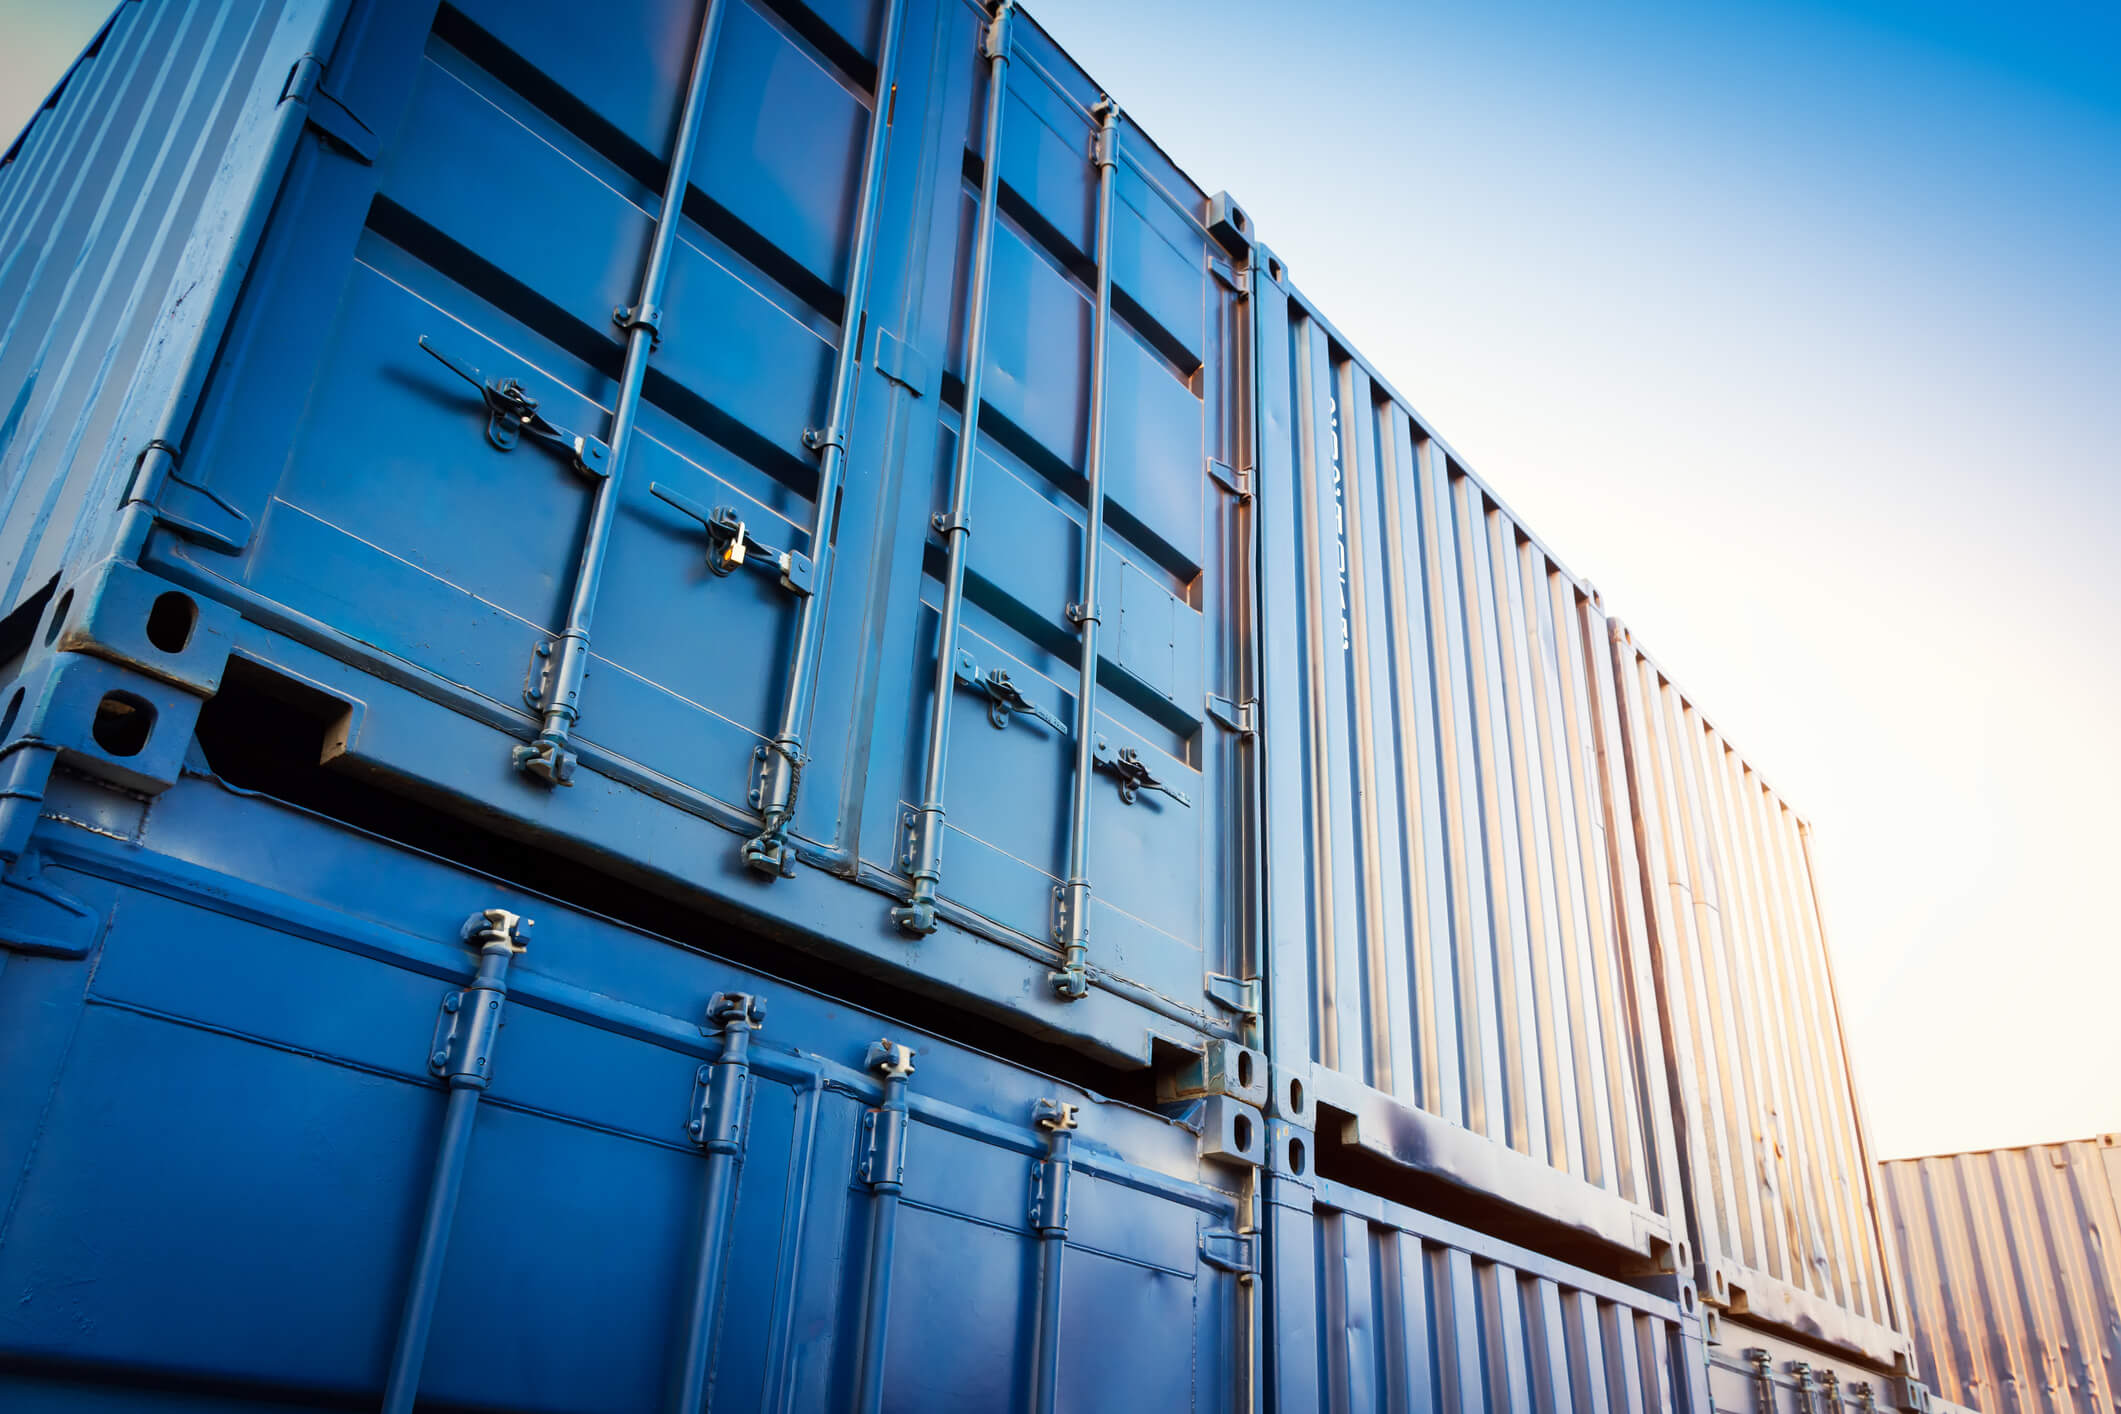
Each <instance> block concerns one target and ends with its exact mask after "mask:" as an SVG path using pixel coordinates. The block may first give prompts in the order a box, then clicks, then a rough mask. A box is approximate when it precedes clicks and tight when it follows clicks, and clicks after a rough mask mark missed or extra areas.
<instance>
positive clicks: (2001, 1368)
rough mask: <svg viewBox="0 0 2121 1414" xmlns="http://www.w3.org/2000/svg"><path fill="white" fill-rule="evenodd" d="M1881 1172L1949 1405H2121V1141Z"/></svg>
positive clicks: (2015, 1409)
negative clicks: (1952, 1403)
mask: <svg viewBox="0 0 2121 1414" xmlns="http://www.w3.org/2000/svg"><path fill="white" fill-rule="evenodd" d="M1879 1168H1880V1172H1881V1174H1882V1175H1883V1180H1884V1186H1885V1201H1886V1207H1887V1210H1888V1211H1889V1212H1890V1213H1891V1215H1892V1223H1893V1232H1894V1236H1895V1237H1896V1238H1897V1240H1898V1242H1899V1246H1900V1256H1901V1260H1902V1262H1903V1263H1904V1264H1905V1271H1906V1275H1907V1306H1908V1314H1909V1320H1910V1323H1911V1324H1912V1325H1913V1326H1914V1331H1915V1346H1916V1351H1917V1353H1918V1355H1919V1357H1920V1360H1921V1367H1922V1372H1923V1374H1924V1376H1925V1377H1926V1378H1927V1379H1928V1380H1929V1381H1930V1382H1931V1383H1932V1384H1933V1385H1935V1386H1936V1388H1937V1390H1938V1392H1939V1393H1940V1394H1943V1395H1945V1396H1946V1397H1947V1398H1950V1399H1954V1400H1958V1401H1960V1402H1961V1403H1965V1404H1971V1405H1974V1406H1976V1407H1978V1408H1980V1409H1983V1410H1985V1411H1987V1414H2050V1411H2052V1414H2061V1411H2064V1410H2069V1411H2112V1410H2114V1409H2116V1408H2121V1135H2113V1134H2102V1135H2100V1136H2098V1137H2097V1138H2096V1139H2085V1140H2077V1141H2074V1142H2071V1143H2066V1144H2036V1145H2032V1146H2029V1147H2026V1148H2022V1149H1992V1150H1988V1151H1985V1152H1981V1153H1971V1154H1942V1155H1938V1156H1936V1157H1932V1158H1921V1159H1896V1160H1894V1161H1893V1162H1891V1163H1887V1164H1882V1165H1880V1166H1879Z"/></svg>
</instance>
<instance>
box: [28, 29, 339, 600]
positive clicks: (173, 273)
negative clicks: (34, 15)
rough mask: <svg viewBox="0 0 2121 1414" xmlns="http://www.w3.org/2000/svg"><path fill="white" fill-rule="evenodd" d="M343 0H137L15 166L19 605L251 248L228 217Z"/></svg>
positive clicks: (54, 559) (235, 214)
mask: <svg viewBox="0 0 2121 1414" xmlns="http://www.w3.org/2000/svg"><path fill="white" fill-rule="evenodd" d="M330 10H331V7H330V6H327V5H324V4H321V3H316V0H234V3H227V4H211V5H207V4H123V5H120V6H119V7H118V9H117V13H116V15H115V16H114V17H113V18H112V20H111V22H110V24H109V25H108V26H107V27H106V28H105V29H104V31H103V32H102V33H101V34H100V35H99V36H98V37H97V39H96V41H95V42H94V43H93V44H92V45H91V46H90V48H89V50H88V52H87V53H86V54H85V55H83V57H82V58H81V60H80V61H79V62H78V63H77V64H76V65H75V66H74V68H73V70H72V72H71V73H70V74H69V75H68V76H67V79H66V81H65V82H64V83H63V84H62V85H61V86H60V88H59V89H58V91H56V92H55V93H54V94H53V95H52V98H51V100H50V102H49V103H48V104H47V106H46V107H45V108H44V109H43V110H42V111H40V112H39V113H38V115H37V117H36V119H35V120H34V121H33V122H32V123H31V125H30V127H29V128H28V130H27V131H25V132H24V133H23V134H22V136H21V137H20V138H19V139H18V140H17V143H16V146H15V147H14V149H13V150H12V151H11V152H10V154H9V156H8V158H7V160H6V161H5V162H4V163H0V523H4V529H0V606H6V607H10V608H11V607H13V606H14V605H15V604H17V603H18V602H19V601H20V600H21V599H22V597H23V596H24V595H25V594H26V593H29V592H32V591H35V590H37V589H40V588H41V587H42V586H43V585H44V584H45V583H46V582H47V581H49V580H50V579H51V578H52V577H53V576H54V575H56V574H58V573H59V572H60V569H61V567H62V561H64V560H65V559H66V557H67V556H68V555H69V554H78V553H80V552H81V551H82V550H84V549H85V548H87V547H88V546H89V544H90V542H91V540H92V539H93V538H94V537H95V536H96V534H97V533H98V532H99V531H100V530H101V529H102V528H103V527H104V526H105V525H106V524H107V517H108V515H109V513H110V512H111V511H112V510H113V509H114V506H115V498H116V496H117V493H118V490H119V488H120V486H121V484H122V481H123V478H124V477H125V476H126V475H127V474H128V473H129V472H130V471H131V460H130V459H131V458H132V457H133V456H136V455H137V454H138V452H139V450H140V447H141V446H142V445H144V442H145V439H146V437H148V436H151V435H154V434H153V433H152V432H151V431H148V430H144V429H146V428H147V427H148V426H149V425H150V424H151V423H152V421H153V420H154V419H155V418H156V417H157V416H158V415H160V414H162V413H163V412H164V403H165V401H166V400H167V399H168V398H169V396H170V395H171V394H172V391H173V389H172V387H171V386H170V382H169V380H170V379H171V377H172V376H174V375H175V374H176V373H177V371H178V370H177V369H176V368H174V367H172V366H171V365H173V364H181V363H182V362H184V361H185V360H184V358H183V355H185V354H187V353H188V352H189V350H190V349H191V347H192V346H193V343H194V342H196V340H197V339H198V337H200V335H201V333H202V330H204V329H205V327H206V324H207V323H210V322H211V321H210V318H208V317H207V316H205V315H203V314H202V308H203V307H204V306H208V305H211V304H212V303H214V301H213V300H212V299H211V298H209V296H210V294H211V292H212V290H213V288H214V287H215V285H216V284H217V277H218V276H219V275H220V274H221V270H222V268H225V266H226V264H227V262H228V260H229V259H230V257H231V256H232V255H233V256H234V258H236V259H238V260H240V259H241V255H242V253H241V251H240V250H234V249H232V248H231V247H230V246H229V245H228V244H227V242H226V241H225V240H224V239H222V237H223V235H224V232H223V230H222V229H221V228H223V227H225V226H227V225H229V224H230V223H234V224H237V225H240V224H242V221H243V217H244V215H245V213H247V212H248V211H249V209H250V207H251V206H252V205H253V203H254V193H255V190H256V186H257V183H258V180H259V179H260V178H261V177H262V176H264V175H266V174H265V173H263V172H262V171H261V170H259V169H256V168H253V167H251V166H249V165H247V163H246V159H248V158H250V157H252V156H254V155H255V153H254V150H253V149H252V148H251V147H249V146H248V145H247V143H248V138H247V137H246V135H247V134H250V133H252V132H253V131H255V130H256V129H257V128H258V126H259V124H260V123H261V121H262V120H263V119H264V118H265V117H266V116H267V115H269V114H270V113H271V111H272V110H273V109H274V108H275V107H276V106H278V105H279V103H280V89H281V87H282V86H283V85H284V84H285V82H286V80H287V78H288V74H289V68H290V66H291V64H292V63H293V61H294V57H295V55H297V54H299V53H301V52H303V51H304V50H306V49H311V48H317V47H320V43H319V42H320V38H321V37H322V36H323V35H324V34H326V33H327V30H326V27H325V22H326V19H327V15H328V12H329V11H330ZM289 107H290V108H291V109H295V110H296V111H299V105H289ZM202 218H203V219H202ZM238 273H239V274H240V271H239V272H238ZM228 293H230V294H233V286H230V287H229V289H228ZM187 302H189V304H190V305H191V308H190V309H189V310H186V309H183V308H181V306H183V305H185V304H186V303H187ZM220 312H221V313H223V314H225V312H226V310H225V306H224V307H223V308H222V310H221V311H220Z"/></svg>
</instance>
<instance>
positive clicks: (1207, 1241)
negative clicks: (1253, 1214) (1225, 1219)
mask: <svg viewBox="0 0 2121 1414" xmlns="http://www.w3.org/2000/svg"><path fill="white" fill-rule="evenodd" d="M1200 1259H1201V1260H1202V1261H1203V1262H1206V1263H1207V1264H1208V1265H1209V1266H1211V1267H1214V1268H1216V1269H1217V1270H1219V1271H1225V1272H1235V1273H1237V1274H1238V1275H1239V1276H1243V1277H1248V1276H1251V1275H1253V1274H1254V1273H1256V1272H1257V1271H1258V1270H1259V1258H1258V1256H1257V1255H1256V1253H1255V1250H1254V1243H1253V1240H1252V1234H1251V1233H1249V1232H1231V1231H1229V1230H1228V1229H1227V1228H1216V1229H1214V1230H1212V1231H1209V1232H1204V1233H1202V1234H1201V1235H1200Z"/></svg>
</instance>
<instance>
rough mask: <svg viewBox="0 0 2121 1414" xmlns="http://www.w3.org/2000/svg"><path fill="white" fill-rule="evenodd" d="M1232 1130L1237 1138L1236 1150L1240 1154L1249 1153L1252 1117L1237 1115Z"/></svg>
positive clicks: (1250, 1149)
mask: <svg viewBox="0 0 2121 1414" xmlns="http://www.w3.org/2000/svg"><path fill="white" fill-rule="evenodd" d="M1232 1132H1233V1134H1234V1136H1235V1138H1236V1139H1237V1152H1238V1153H1240V1154H1249V1153H1251V1152H1252V1117H1251V1116H1250V1115H1239V1116H1238V1117H1237V1124H1236V1126H1235V1127H1234V1129H1233V1131H1232Z"/></svg>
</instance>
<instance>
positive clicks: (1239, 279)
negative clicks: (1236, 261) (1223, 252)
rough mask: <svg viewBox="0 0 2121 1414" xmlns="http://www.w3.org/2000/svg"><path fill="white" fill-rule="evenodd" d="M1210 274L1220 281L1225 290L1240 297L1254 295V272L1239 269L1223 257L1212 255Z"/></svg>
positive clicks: (1210, 258)
mask: <svg viewBox="0 0 2121 1414" xmlns="http://www.w3.org/2000/svg"><path fill="white" fill-rule="evenodd" d="M1208 273H1209V274H1211V275H1213V276H1214V277H1215V278H1216V279H1217V280H1218V281H1220V282H1221V283H1222V285H1223V286H1224V287H1225V288H1227V289H1229V290H1231V291H1233V292H1234V293H1236V294H1238V295H1249V294H1251V293H1252V272H1251V271H1249V270H1240V269H1238V268H1237V267H1236V266H1234V265H1232V264H1231V263H1230V262H1229V261H1227V260H1224V259H1223V258H1222V257H1221V256H1214V255H1211V256H1209V257H1208Z"/></svg>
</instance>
